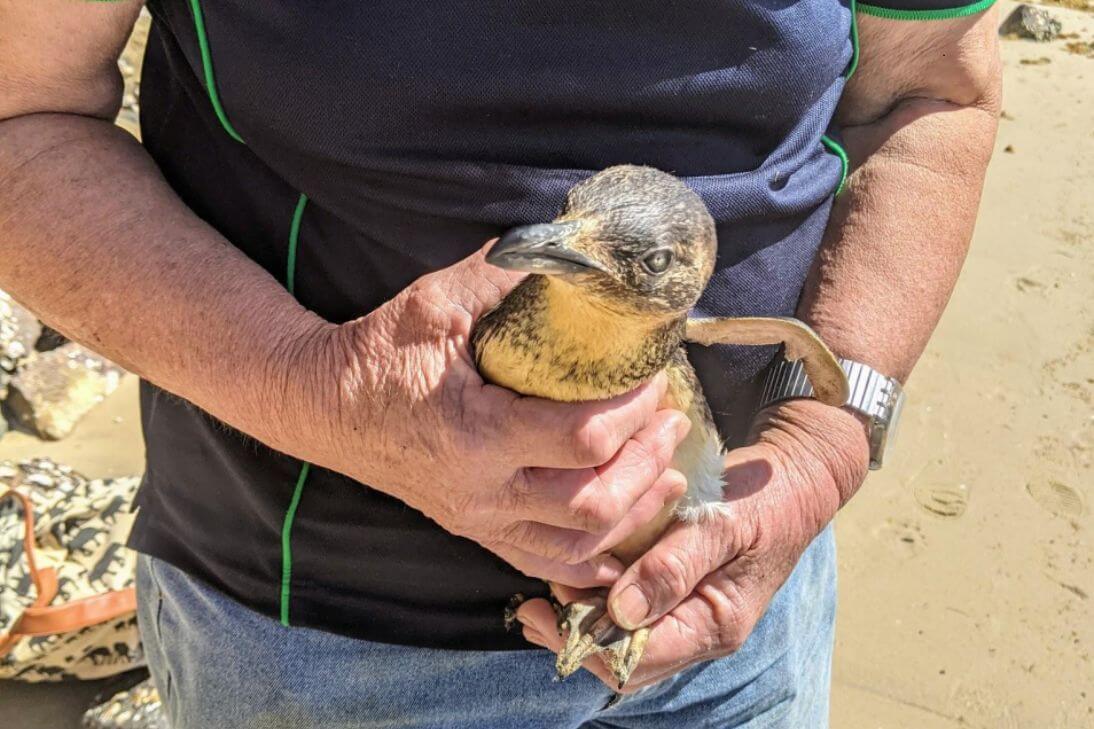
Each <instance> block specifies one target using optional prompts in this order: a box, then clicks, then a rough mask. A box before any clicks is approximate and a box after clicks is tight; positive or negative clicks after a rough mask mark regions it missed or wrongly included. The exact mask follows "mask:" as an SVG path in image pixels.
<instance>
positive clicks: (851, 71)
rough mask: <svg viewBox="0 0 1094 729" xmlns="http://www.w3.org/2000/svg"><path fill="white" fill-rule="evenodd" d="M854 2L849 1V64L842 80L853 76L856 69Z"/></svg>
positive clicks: (856, 28) (856, 35)
mask: <svg viewBox="0 0 1094 729" xmlns="http://www.w3.org/2000/svg"><path fill="white" fill-rule="evenodd" d="M856 5H857V3H856V1H855V0H851V4H850V6H849V7H850V9H851V63H850V64H849V65H848V66H847V73H845V74H844V78H846V79H848V80H849V79H850V78H851V77H852V76H854V75H855V70H856V69H857V68H858V54H859V49H858V12H856Z"/></svg>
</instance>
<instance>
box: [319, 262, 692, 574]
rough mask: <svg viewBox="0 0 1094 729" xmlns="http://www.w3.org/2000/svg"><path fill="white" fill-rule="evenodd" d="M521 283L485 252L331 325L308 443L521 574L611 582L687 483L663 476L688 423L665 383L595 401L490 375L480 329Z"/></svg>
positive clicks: (330, 462) (323, 459)
mask: <svg viewBox="0 0 1094 729" xmlns="http://www.w3.org/2000/svg"><path fill="white" fill-rule="evenodd" d="M517 280H518V278H517V277H515V276H512V275H510V274H507V273H505V272H503V271H501V270H500V269H496V268H494V267H492V266H490V265H488V264H486V263H485V262H484V261H483V254H482V251H480V252H479V253H476V254H475V255H473V256H472V257H470V258H468V259H466V260H464V261H461V262H460V263H458V264H456V265H454V266H452V267H450V268H447V269H444V270H442V271H439V272H437V273H434V274H430V275H428V276H424V277H423V278H421V279H419V280H418V281H416V282H415V283H414V284H412V285H411V286H410V287H408V288H407V289H406V290H405V291H403V292H402V293H401V294H399V295H398V296H396V297H395V298H394V299H393V300H392V301H390V302H388V303H387V304H385V305H384V306H382V307H380V308H379V309H377V310H376V311H374V312H373V313H371V314H369V315H368V316H366V317H363V318H361V319H358V320H356V321H353V322H350V323H348V324H345V325H342V326H341V327H339V328H337V329H336V330H333V332H332V334H333V336H332V337H330V338H328V340H327V341H326V343H324V344H323V345H322V346H324V347H325V348H326V353H325V354H324V355H321V356H318V357H312V356H306V357H304V358H303V359H304V361H314V362H316V363H317V367H316V372H314V374H313V376H314V378H315V379H316V380H317V381H318V382H320V383H324V384H322V385H321V386H320V387H319V388H318V390H317V391H318V392H320V393H325V394H322V395H320V397H319V398H318V401H317V407H313V408H311V411H312V418H310V420H311V422H310V426H309V427H308V429H307V432H309V433H314V434H319V435H318V438H317V439H316V440H315V442H313V443H307V444H301V447H302V448H303V449H304V450H305V451H309V450H310V451H311V453H310V455H308V456H307V457H308V460H312V461H315V462H317V463H319V464H320V465H324V466H327V467H329V468H333V469H335V470H338V471H341V472H343V473H346V474H348V475H350V476H352V477H354V478H356V479H358V480H360V481H362V482H364V483H367V484H369V485H371V486H373V487H375V488H377V489H379V490H381V491H384V492H385V493H388V494H390V495H392V496H395V497H396V498H398V499H400V500H401V501H403V502H405V503H407V504H409V505H410V506H412V507H414V508H415V509H418V510H419V511H421V512H423V513H424V514H426V515H427V516H429V517H430V518H432V519H433V520H435V521H436V522H438V523H439V524H440V525H441V526H442V527H444V528H445V529H446V530H447V531H449V532H452V533H454V534H458V535H460V536H464V537H467V538H469V539H473V540H475V541H476V542H478V543H479V544H481V545H482V546H484V547H486V548H487V549H490V550H491V551H493V552H494V553H496V554H497V555H499V556H500V557H502V558H503V559H505V560H506V561H507V562H509V563H510V564H512V565H513V566H515V567H516V568H517V569H519V570H521V571H522V572H524V573H525V574H528V575H530V576H534V577H540V578H543V579H547V580H551V581H558V582H562V583H564V584H568V585H574V586H593V585H608V584H611V583H612V582H614V581H615V580H616V579H617V578H618V577H619V576H620V575H621V574H622V565H620V564H619V562H618V561H617V560H615V559H613V558H612V557H610V556H607V555H605V554H603V552H605V551H606V550H608V549H610V548H611V547H612V546H614V545H615V544H617V543H619V542H620V541H622V540H623V539H624V538H626V537H627V536H628V535H629V534H630V533H631V532H632V531H634V530H635V529H636V528H637V527H639V526H641V525H642V524H644V523H646V522H647V521H649V520H650V519H652V518H653V517H654V516H655V515H656V514H657V513H658V512H659V511H660V510H661V508H662V507H663V506H664V504H665V503H667V502H670V501H673V500H675V499H677V498H678V497H679V496H681V495H682V494H683V492H684V490H685V488H686V483H685V481H684V478H683V476H682V475H681V474H679V473H678V472H676V471H672V470H666V469H667V467H668V464H669V462H670V461H671V460H672V455H673V452H674V450H675V449H676V445H677V444H678V443H679V442H680V441H681V440H683V438H684V436H685V435H686V434H687V431H688V427H689V422H688V420H687V418H686V417H685V416H684V415H683V414H682V413H679V412H677V411H672V410H660V411H659V410H658V404H659V403H660V401H661V399H662V397H663V396H664V393H665V387H666V382H665V379H664V376H660V377H658V378H657V379H655V380H654V381H653V382H651V383H649V384H647V385H645V386H643V387H641V388H639V389H637V390H635V391H634V392H632V393H630V394H628V395H624V396H621V397H617V398H615V399H613V400H608V401H605V402H596V403H588V404H564V403H555V402H550V401H547V400H540V399H537V398H530V397H521V396H519V395H516V394H515V393H513V392H511V391H509V390H507V389H504V388H500V387H495V386H493V385H489V384H486V383H485V382H483V380H482V378H481V377H480V376H479V374H478V372H477V371H476V369H475V365H474V362H473V361H472V359H471V354H470V352H469V350H468V342H469V341H470V333H471V326H472V323H473V322H474V321H475V319H477V318H478V317H479V315H481V314H482V313H484V312H485V311H486V310H487V309H489V308H490V307H491V306H493V305H494V304H495V303H497V302H498V301H499V300H500V299H501V297H502V295H503V294H504V293H506V292H507V291H508V290H509V289H510V288H511V287H512V286H513V285H514V284H515V283H516V281H517Z"/></svg>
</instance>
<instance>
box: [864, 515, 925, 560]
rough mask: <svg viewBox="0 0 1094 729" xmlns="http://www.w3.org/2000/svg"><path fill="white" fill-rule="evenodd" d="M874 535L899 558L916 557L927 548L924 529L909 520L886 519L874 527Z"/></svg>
mask: <svg viewBox="0 0 1094 729" xmlns="http://www.w3.org/2000/svg"><path fill="white" fill-rule="evenodd" d="M873 533H874V537H875V538H877V539H880V540H881V541H882V542H883V543H885V544H886V545H888V547H889V549H891V550H892V551H893V553H894V554H896V555H897V556H898V557H903V558H909V557H915V556H916V555H917V554H919V553H920V552H922V551H923V549H924V548H925V547H926V546H927V539H926V536H925V535H924V534H923V529H922V528H920V526H919V524H918V523H916V522H915V521H912V520H909V519H886V520H885V521H884V522H882V523H881V524H878V525H877V526H876V527H874V529H873Z"/></svg>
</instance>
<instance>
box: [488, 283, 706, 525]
mask: <svg viewBox="0 0 1094 729" xmlns="http://www.w3.org/2000/svg"><path fill="white" fill-rule="evenodd" d="M529 283H530V282H529V281H528V280H526V281H525V282H524V284H522V286H523V285H525V284H529ZM556 286H559V285H557V284H556ZM682 331H683V322H682V321H681V322H678V323H675V324H674V323H669V324H654V323H651V322H648V321H643V320H641V319H640V318H637V317H630V316H624V315H621V314H619V313H617V312H614V311H610V310H608V309H605V308H603V307H601V306H599V305H597V304H596V303H592V302H588V301H584V300H582V298H581V297H580V296H575V295H573V292H568V291H566V290H565V289H562V288H561V287H560V288H553V287H552V286H551V285H549V284H546V283H545V282H542V281H535V282H531V283H530V285H528V287H527V290H523V291H522V290H521V289H520V288H519V287H518V289H517V290H514V292H513V293H511V294H510V297H509V298H507V299H506V300H505V301H503V302H502V304H501V305H499V307H498V308H496V309H494V310H493V311H492V312H490V313H489V314H487V316H486V317H484V319H483V320H482V322H480V325H479V329H478V330H476V332H475V355H476V359H477V362H478V367H479V370H480V372H481V373H482V374H483V376H484V377H486V379H487V380H489V381H491V382H493V383H494V384H497V385H501V386H503V387H507V388H509V389H511V390H514V391H515V392H519V393H521V394H524V395H531V396H535V397H542V398H547V399H551V400H559V401H566V402H574V401H588V400H603V399H607V398H611V397H615V396H617V395H621V394H623V393H626V392H630V391H631V390H633V389H634V388H636V387H638V386H639V385H641V384H642V383H644V382H647V381H649V380H650V379H652V378H653V377H654V376H655V375H656V374H657V373H658V372H660V371H662V370H664V371H665V373H666V375H667V376H668V380H669V383H668V385H669V386H668V390H667V391H666V394H665V399H664V401H663V402H662V407H666V408H673V409H676V410H680V411H681V412H683V413H685V414H686V415H687V417H688V419H689V420H690V421H691V430H690V431H689V433H688V436H687V437H686V438H685V439H684V441H683V442H682V443H681V444H680V445H679V446H678V447H677V449H676V454H675V456H674V458H673V462H672V464H671V466H672V468H674V469H676V470H678V471H680V472H681V473H682V474H683V475H684V476H685V477H686V478H687V482H688V491H687V494H686V495H685V496H684V498H683V499H681V500H680V502H679V503H678V504H676V505H675V507H674V508H669V509H666V511H665V513H664V514H662V515H661V516H659V518H658V519H656V520H655V521H654V523H651V524H650V525H648V529H649V530H650V531H651V532H652V531H656V532H657V533H660V530H663V529H664V527H665V526H667V524H668V522H669V521H671V520H672V518H673V517H676V518H683V519H687V520H692V519H696V518H698V517H700V516H702V513H703V508H704V505H708V504H712V503H718V502H721V500H722V487H723V482H722V444H721V439H720V437H719V435H718V431H717V429H716V427H715V426H714V423H713V420H712V419H711V415H710V409H709V407H708V405H707V402H706V398H705V397H704V396H703V392H702V388H701V386H700V384H699V381H698V379H697V378H696V376H695V372H694V370H693V369H692V367H691V364H690V363H689V362H688V360H687V355H686V353H685V351H684V348H683V346H682ZM658 522H659V523H658ZM643 531H645V530H643ZM636 536H638V535H636Z"/></svg>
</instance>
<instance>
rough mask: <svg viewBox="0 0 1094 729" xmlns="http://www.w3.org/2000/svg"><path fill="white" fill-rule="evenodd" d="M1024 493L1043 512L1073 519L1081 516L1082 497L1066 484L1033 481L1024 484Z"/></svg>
mask: <svg viewBox="0 0 1094 729" xmlns="http://www.w3.org/2000/svg"><path fill="white" fill-rule="evenodd" d="M1026 492H1027V493H1028V494H1029V495H1030V497H1032V499H1033V500H1034V501H1036V502H1037V505H1038V506H1040V507H1041V508H1042V509H1044V510H1045V511H1047V512H1049V513H1052V514H1055V515H1056V516H1063V517H1066V518H1069V519H1073V518H1076V517H1079V516H1082V514H1083V497H1082V494H1080V493H1079V492H1078V491H1076V490H1075V489H1073V488H1071V487H1070V486H1068V485H1067V484H1066V483H1060V482H1059V481H1034V482H1033V483H1028V484H1026Z"/></svg>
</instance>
